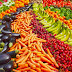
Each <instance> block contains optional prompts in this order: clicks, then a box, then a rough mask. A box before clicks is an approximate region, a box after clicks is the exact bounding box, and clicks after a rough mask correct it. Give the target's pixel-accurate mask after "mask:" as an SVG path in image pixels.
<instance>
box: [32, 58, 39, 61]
mask: <svg viewBox="0 0 72 72" xmlns="http://www.w3.org/2000/svg"><path fill="white" fill-rule="evenodd" d="M32 59H33V60H34V61H39V60H40V58H32Z"/></svg>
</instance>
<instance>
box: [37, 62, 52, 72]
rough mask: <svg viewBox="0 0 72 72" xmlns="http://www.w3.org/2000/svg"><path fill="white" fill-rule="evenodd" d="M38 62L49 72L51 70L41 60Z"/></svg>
mask: <svg viewBox="0 0 72 72" xmlns="http://www.w3.org/2000/svg"><path fill="white" fill-rule="evenodd" d="M38 62H39V63H40V65H41V66H42V67H44V68H46V69H47V70H48V71H49V72H52V70H51V69H50V68H48V67H47V66H46V65H45V64H44V63H43V62H42V61H38Z"/></svg>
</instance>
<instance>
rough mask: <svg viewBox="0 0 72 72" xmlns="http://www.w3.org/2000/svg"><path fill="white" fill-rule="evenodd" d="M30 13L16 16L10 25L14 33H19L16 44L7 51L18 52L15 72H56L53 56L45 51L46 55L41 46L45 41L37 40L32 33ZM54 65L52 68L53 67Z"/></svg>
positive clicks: (56, 66) (56, 65)
mask: <svg viewBox="0 0 72 72" xmlns="http://www.w3.org/2000/svg"><path fill="white" fill-rule="evenodd" d="M30 12H31V11H27V12H24V13H21V14H19V15H17V16H16V17H17V19H16V20H14V22H13V23H12V24H11V29H12V30H13V31H14V32H15V33H20V34H21V37H20V38H19V39H16V43H15V44H14V45H13V46H12V47H11V48H10V50H9V51H13V50H19V54H17V55H16V58H14V59H15V63H14V67H17V66H16V65H17V64H18V68H16V69H13V71H15V72H57V71H58V69H57V68H59V66H58V64H57V63H56V61H55V59H54V57H53V55H52V54H51V53H50V51H49V49H47V53H46V52H45V51H44V50H43V48H42V44H43V43H44V42H46V40H44V39H41V38H38V37H37V35H36V34H34V33H32V26H30V22H31V20H32V19H33V18H32V15H30ZM53 65H54V67H53Z"/></svg>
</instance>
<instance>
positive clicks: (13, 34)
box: [11, 33, 20, 38]
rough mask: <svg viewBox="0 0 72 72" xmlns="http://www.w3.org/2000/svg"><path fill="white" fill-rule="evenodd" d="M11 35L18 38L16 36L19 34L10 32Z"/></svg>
mask: <svg viewBox="0 0 72 72" xmlns="http://www.w3.org/2000/svg"><path fill="white" fill-rule="evenodd" d="M11 36H12V37H17V38H18V37H20V34H18V33H11Z"/></svg>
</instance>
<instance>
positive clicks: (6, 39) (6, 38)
mask: <svg viewBox="0 0 72 72" xmlns="http://www.w3.org/2000/svg"><path fill="white" fill-rule="evenodd" d="M9 39H10V36H9V35H4V36H3V37H2V41H3V42H7V41H9Z"/></svg>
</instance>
